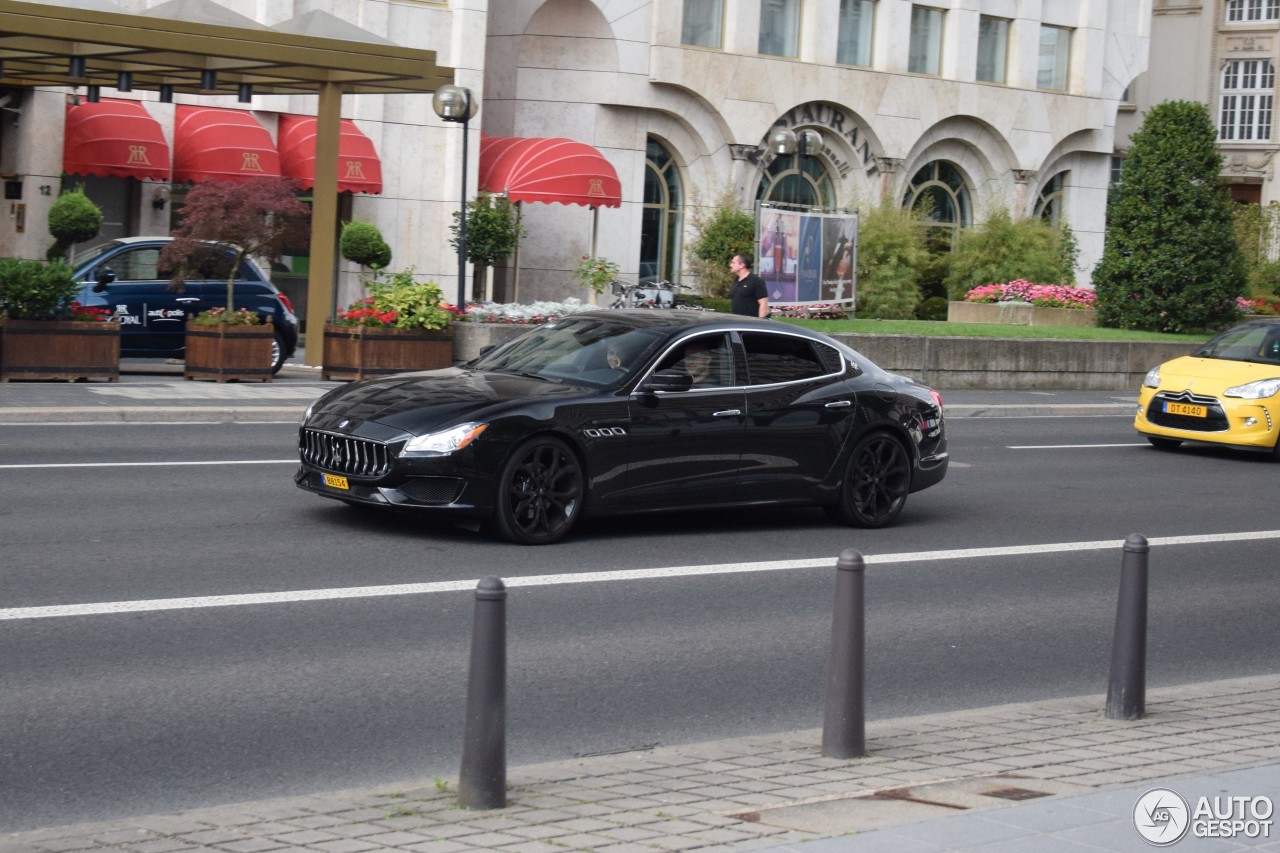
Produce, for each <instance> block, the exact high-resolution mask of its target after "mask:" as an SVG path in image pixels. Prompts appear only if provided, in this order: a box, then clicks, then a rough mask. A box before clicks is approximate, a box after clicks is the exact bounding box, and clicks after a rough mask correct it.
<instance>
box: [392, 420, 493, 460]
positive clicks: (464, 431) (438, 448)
mask: <svg viewBox="0 0 1280 853" xmlns="http://www.w3.org/2000/svg"><path fill="white" fill-rule="evenodd" d="M488 426H489V425H488V424H479V423H466V424H459V425H458V426H456V427H450V428H449V429H447V430H444V431H443V432H431V433H427V434H426V435H419V436H414V437H413V438H411V439H409V440H408V441H407V442H405V445H404V449H403V450H402V451H400V454H401V455H402V456H403V455H405V454H409V453H414V454H417V453H423V454H428V453H430V454H439V455H441V456H447V455H448V454H450V453H453V452H454V451H456V450H461V449H462V448H464V447H466V446H467V445H468V444H470V443H471V442H473V441H475V440H476V439H477V438H478V437H479V436H480V433H482V432H484V431H485V429H486V428H488Z"/></svg>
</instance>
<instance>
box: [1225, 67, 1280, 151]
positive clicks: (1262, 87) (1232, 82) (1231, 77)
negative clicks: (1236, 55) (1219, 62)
mask: <svg viewBox="0 0 1280 853" xmlns="http://www.w3.org/2000/svg"><path fill="white" fill-rule="evenodd" d="M1275 89H1276V70H1275V67H1274V66H1273V65H1272V64H1271V60H1270V59H1233V60H1231V61H1229V62H1227V63H1226V64H1225V65H1223V66H1222V101H1221V108H1220V109H1219V111H1218V138H1219V139H1221V140H1224V141H1226V140H1238V141H1241V142H1262V141H1265V140H1268V139H1270V138H1271V108H1272V105H1273V103H1274V101H1275Z"/></svg>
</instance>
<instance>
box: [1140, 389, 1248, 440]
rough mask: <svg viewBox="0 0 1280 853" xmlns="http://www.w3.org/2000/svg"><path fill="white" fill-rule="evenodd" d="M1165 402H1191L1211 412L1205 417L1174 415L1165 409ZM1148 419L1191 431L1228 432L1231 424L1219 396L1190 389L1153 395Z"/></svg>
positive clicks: (1163, 425)
mask: <svg viewBox="0 0 1280 853" xmlns="http://www.w3.org/2000/svg"><path fill="white" fill-rule="evenodd" d="M1164 403H1189V404H1191V405H1193V406H1204V407H1205V408H1206V409H1208V410H1209V413H1208V416H1207V417H1203V418H1197V417H1193V416H1191V415H1172V414H1169V413H1168V412H1166V411H1164V405H1163V404H1164ZM1147 420H1148V421H1149V422H1151V423H1153V424H1155V425H1156V426H1162V427H1168V428H1169V429H1183V430H1188V431H1191V432H1226V431H1227V430H1228V429H1230V426H1231V425H1230V424H1229V423H1228V422H1227V415H1226V413H1225V412H1223V411H1222V404H1221V403H1220V402H1218V398H1216V397H1206V396H1203V395H1201V394H1192V393H1191V392H1190V391H1181V392H1179V393H1177V394H1172V393H1169V392H1168V391H1162V392H1160V393H1159V394H1157V395H1155V396H1154V397H1152V398H1151V404H1150V405H1149V406H1147Z"/></svg>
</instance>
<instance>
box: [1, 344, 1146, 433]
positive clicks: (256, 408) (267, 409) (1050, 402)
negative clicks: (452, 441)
mask: <svg viewBox="0 0 1280 853" xmlns="http://www.w3.org/2000/svg"><path fill="white" fill-rule="evenodd" d="M296 358H297V357H295V359H294V360H291V361H290V362H288V363H287V364H285V366H284V367H283V368H282V369H281V370H280V373H279V374H277V375H276V376H275V378H274V380H273V381H272V382H233V383H216V382H196V381H188V380H184V379H183V377H182V363H181V362H172V363H166V362H164V361H159V360H156V359H124V360H122V362H121V375H120V381H119V382H7V383H0V425H5V424H33V423H34V424H53V423H60V424H66V423H76V424H79V423H155V422H158V421H163V422H170V423H192V422H197V421H240V422H264V421H293V422H297V421H300V420H301V419H302V413H303V412H304V411H305V410H306V408H307V406H308V405H309V404H310V403H311V402H312V401H313V400H315V399H316V398H317V397H319V396H320V395H321V394H323V393H325V392H326V391H329V390H331V389H333V388H336V387H338V386H339V385H341V384H342V383H341V382H336V381H324V380H322V379H321V378H320V368H318V367H311V366H307V365H305V364H302V363H300V362H298V361H297V360H296ZM941 393H942V399H943V405H944V411H945V412H946V414H947V416H948V417H953V418H963V417H1008V416H1015V415H1016V416H1022V417H1056V416H1064V415H1074V416H1108V415H1114V416H1128V415H1132V413H1133V411H1134V407H1135V406H1136V404H1137V394H1136V392H1135V393H1133V394H1126V393H1123V392H1119V391H1061V392H1038V391H947V390H945V389H943V390H942V392H941Z"/></svg>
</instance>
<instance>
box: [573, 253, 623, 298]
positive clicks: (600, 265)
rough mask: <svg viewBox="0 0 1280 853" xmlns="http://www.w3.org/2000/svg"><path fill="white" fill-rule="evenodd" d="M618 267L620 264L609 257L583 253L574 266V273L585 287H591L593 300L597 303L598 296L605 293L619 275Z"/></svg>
mask: <svg viewBox="0 0 1280 853" xmlns="http://www.w3.org/2000/svg"><path fill="white" fill-rule="evenodd" d="M618 269H619V268H618V265H617V264H616V263H614V262H613V261H611V260H609V259H608V258H593V257H591V256H590V255H583V256H582V259H581V260H579V261H578V266H577V267H575V268H574V270H573V275H574V277H575V278H577V279H578V281H579V282H581V283H582V285H583V286H584V287H586V288H589V289H590V291H591V302H592V304H595V302H596V297H597V296H599V295H600V294H601V293H604V289H605V288H606V287H608V286H609V285H610V284H611V283H612V282H613V280H614V279H615V278H617V277H618Z"/></svg>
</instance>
